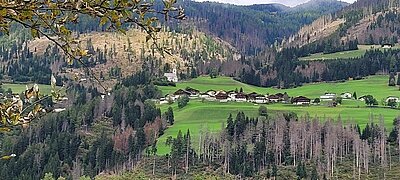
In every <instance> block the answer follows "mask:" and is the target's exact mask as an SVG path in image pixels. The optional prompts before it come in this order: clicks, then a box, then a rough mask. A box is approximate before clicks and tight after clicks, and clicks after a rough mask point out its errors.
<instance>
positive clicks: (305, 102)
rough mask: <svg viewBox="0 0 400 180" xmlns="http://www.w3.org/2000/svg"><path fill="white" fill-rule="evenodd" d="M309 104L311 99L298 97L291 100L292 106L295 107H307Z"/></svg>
mask: <svg viewBox="0 0 400 180" xmlns="http://www.w3.org/2000/svg"><path fill="white" fill-rule="evenodd" d="M310 103H311V99H309V98H307V97H304V96H299V97H295V98H293V99H292V104H295V105H309V104H310Z"/></svg>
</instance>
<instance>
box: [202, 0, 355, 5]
mask: <svg viewBox="0 0 400 180" xmlns="http://www.w3.org/2000/svg"><path fill="white" fill-rule="evenodd" d="M196 1H201V2H202V1H217V2H222V3H230V4H237V5H251V4H269V3H280V4H284V5H287V6H296V5H299V4H302V3H305V2H307V1H309V0H196ZM341 1H345V2H348V3H353V2H354V1H356V0H341Z"/></svg>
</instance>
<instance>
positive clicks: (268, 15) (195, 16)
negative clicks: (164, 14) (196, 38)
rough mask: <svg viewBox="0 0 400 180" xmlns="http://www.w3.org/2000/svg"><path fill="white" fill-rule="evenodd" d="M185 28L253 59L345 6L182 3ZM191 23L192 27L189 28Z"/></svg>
mask: <svg viewBox="0 0 400 180" xmlns="http://www.w3.org/2000/svg"><path fill="white" fill-rule="evenodd" d="M181 3H182V6H183V7H185V10H186V13H187V15H188V17H189V24H190V25H195V26H196V27H198V28H199V30H200V31H203V32H207V33H211V34H212V35H214V36H217V37H219V38H221V39H224V40H225V41H227V42H229V43H231V44H232V45H233V46H235V47H236V48H237V49H238V50H239V51H240V52H242V53H245V54H249V55H254V54H257V53H259V52H260V51H263V50H264V49H265V48H267V47H269V46H270V45H271V44H274V43H280V42H281V40H282V39H284V38H285V37H288V36H290V35H292V34H294V33H295V32H297V31H298V30H299V29H300V28H301V27H302V26H303V25H306V24H310V23H311V22H313V21H314V20H315V19H317V18H318V17H320V16H321V15H323V14H326V13H330V12H334V11H336V10H339V9H341V8H343V7H345V6H346V5H347V4H346V3H342V2H338V1H331V0H316V1H311V2H309V3H306V4H303V5H301V6H298V7H295V8H288V7H284V6H281V5H276V4H272V5H253V6H235V5H228V4H219V3H210V2H204V3H199V2H194V1H183V2H181ZM192 23H193V24H192Z"/></svg>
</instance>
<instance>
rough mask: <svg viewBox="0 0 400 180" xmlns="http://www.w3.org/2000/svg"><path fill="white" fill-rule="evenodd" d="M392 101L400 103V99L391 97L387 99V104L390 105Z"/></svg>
mask: <svg viewBox="0 0 400 180" xmlns="http://www.w3.org/2000/svg"><path fill="white" fill-rule="evenodd" d="M390 101H394V102H396V103H399V102H400V99H399V97H397V96H389V97H387V98H386V103H388V102H390Z"/></svg>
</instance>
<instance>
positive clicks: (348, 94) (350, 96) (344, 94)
mask: <svg viewBox="0 0 400 180" xmlns="http://www.w3.org/2000/svg"><path fill="white" fill-rule="evenodd" d="M340 97H342V98H343V99H351V98H352V97H353V95H352V94H351V93H349V92H345V93H342V94H341V95H340Z"/></svg>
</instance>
